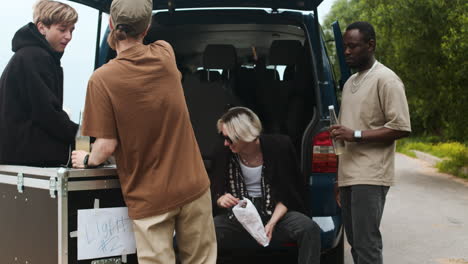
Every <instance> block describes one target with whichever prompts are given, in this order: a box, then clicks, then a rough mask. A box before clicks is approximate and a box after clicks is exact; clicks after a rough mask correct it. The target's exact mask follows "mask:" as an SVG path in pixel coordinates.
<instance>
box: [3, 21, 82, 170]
mask: <svg viewBox="0 0 468 264" xmlns="http://www.w3.org/2000/svg"><path fill="white" fill-rule="evenodd" d="M12 44H13V51H14V52H15V54H14V55H13V57H12V58H11V60H10V62H9V63H8V65H7V66H6V67H5V70H4V71H3V74H2V77H1V79H0V164H15V165H32V166H58V165H61V164H66V162H67V160H68V151H69V145H70V144H73V143H74V138H75V135H76V131H77V129H78V125H76V124H75V123H73V122H72V121H70V119H69V117H68V115H67V114H66V113H65V112H64V111H63V110H62V102H63V72H62V67H61V65H60V58H61V56H62V53H58V52H55V51H54V50H53V49H52V48H51V46H50V45H49V43H48V42H47V40H46V39H45V38H44V36H42V35H41V34H40V33H39V31H38V30H37V28H36V26H35V25H34V24H33V23H29V24H27V25H26V26H24V27H22V28H21V29H20V30H18V32H16V34H15V36H14V38H13V41H12Z"/></svg>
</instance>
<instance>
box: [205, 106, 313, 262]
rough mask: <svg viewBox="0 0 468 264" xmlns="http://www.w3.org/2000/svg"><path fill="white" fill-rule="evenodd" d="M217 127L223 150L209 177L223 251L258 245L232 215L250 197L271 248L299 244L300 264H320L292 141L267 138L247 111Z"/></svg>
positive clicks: (234, 114) (233, 112) (225, 117)
mask: <svg viewBox="0 0 468 264" xmlns="http://www.w3.org/2000/svg"><path fill="white" fill-rule="evenodd" d="M217 127H218V131H219V133H220V136H221V137H222V139H223V140H224V148H223V149H222V150H219V151H217V152H216V153H215V156H214V157H215V158H214V160H213V164H212V165H213V167H212V170H211V173H210V177H211V192H212V197H213V199H212V200H213V203H214V204H213V208H214V215H215V218H214V222H215V227H216V237H217V242H218V248H219V249H221V250H222V249H223V248H230V247H231V246H230V245H234V246H235V245H237V246H236V247H239V244H245V243H246V242H247V241H249V240H250V241H255V240H254V239H253V238H252V237H251V236H250V235H249V233H248V232H247V231H246V230H245V229H244V228H243V227H242V225H241V224H240V223H239V222H238V221H237V219H236V218H235V217H234V216H233V214H232V207H234V206H235V205H236V204H237V203H238V202H239V200H240V199H242V198H243V197H247V198H249V199H250V200H251V201H252V203H253V204H254V205H255V207H256V208H257V211H258V212H259V214H260V216H261V218H262V221H263V222H264V224H265V232H266V234H267V236H268V238H269V239H270V245H272V244H283V243H290V242H295V243H297V244H298V247H299V256H298V262H299V263H319V262H320V228H319V227H318V225H317V224H316V223H315V222H314V221H313V220H312V219H311V218H310V217H308V216H306V215H305V214H304V212H305V209H304V208H305V207H304V203H303V201H302V197H304V195H303V188H304V187H305V183H304V180H303V178H302V177H301V176H300V172H299V168H298V164H297V160H296V155H295V152H294V146H293V145H292V143H291V141H290V139H289V138H288V137H287V136H283V135H262V134H261V131H262V124H261V122H260V120H259V118H258V116H257V115H256V114H255V113H254V112H252V111H251V110H250V109H248V108H245V107H234V108H231V109H230V110H229V111H228V112H227V113H225V114H224V115H223V116H222V117H221V118H220V119H219V120H218V123H217Z"/></svg>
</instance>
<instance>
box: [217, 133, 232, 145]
mask: <svg viewBox="0 0 468 264" xmlns="http://www.w3.org/2000/svg"><path fill="white" fill-rule="evenodd" d="M219 136H220V137H221V139H223V140H226V141H227V142H228V143H229V144H233V143H234V142H233V141H232V139H231V138H230V137H228V136H225V135H224V134H223V133H219Z"/></svg>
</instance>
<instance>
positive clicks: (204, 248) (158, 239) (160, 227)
mask: <svg viewBox="0 0 468 264" xmlns="http://www.w3.org/2000/svg"><path fill="white" fill-rule="evenodd" d="M133 230H134V232H135V240H136V245H137V254H138V263H139V264H172V263H175V253H174V248H173V237H174V231H175V233H176V238H177V247H178V252H179V259H180V260H181V262H182V264H215V263H216V257H217V247H216V234H215V229H214V224H213V216H212V210H211V194H210V190H209V189H208V191H206V192H205V193H204V194H203V195H202V196H201V197H200V198H198V199H196V200H194V201H193V202H191V203H188V204H186V205H184V206H182V207H179V208H177V209H175V210H172V211H170V212H167V213H164V214H161V215H157V216H153V217H148V218H144V219H138V220H134V221H133Z"/></svg>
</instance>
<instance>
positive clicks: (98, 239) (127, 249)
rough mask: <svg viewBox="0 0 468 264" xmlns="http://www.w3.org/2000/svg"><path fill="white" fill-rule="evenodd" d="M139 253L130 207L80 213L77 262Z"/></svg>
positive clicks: (90, 210) (89, 210) (87, 210)
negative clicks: (129, 213)
mask: <svg viewBox="0 0 468 264" xmlns="http://www.w3.org/2000/svg"><path fill="white" fill-rule="evenodd" d="M133 253H136V244H135V237H134V235H133V228H132V220H131V219H130V218H129V217H128V209H127V207H115V208H99V209H86V210H78V260H84V259H96V258H104V257H111V256H121V255H128V254H133Z"/></svg>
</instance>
